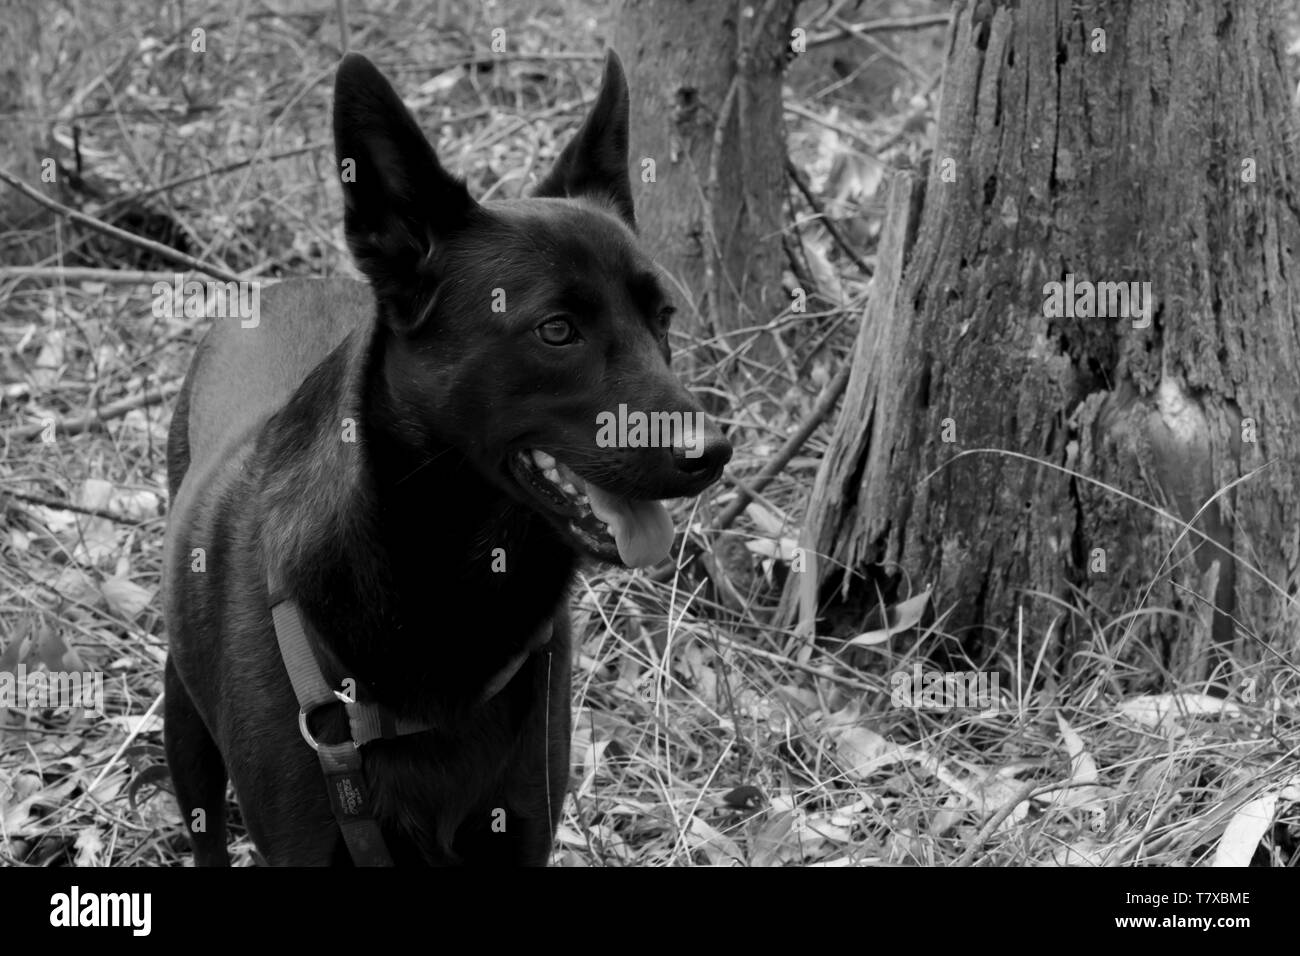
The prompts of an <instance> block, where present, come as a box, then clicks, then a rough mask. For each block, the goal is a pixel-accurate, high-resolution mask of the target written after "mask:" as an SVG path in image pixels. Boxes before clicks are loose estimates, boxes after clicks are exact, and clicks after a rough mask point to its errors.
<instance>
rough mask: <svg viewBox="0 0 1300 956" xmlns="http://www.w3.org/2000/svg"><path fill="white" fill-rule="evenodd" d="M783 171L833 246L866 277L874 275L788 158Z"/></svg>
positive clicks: (874, 272) (873, 270)
mask: <svg viewBox="0 0 1300 956" xmlns="http://www.w3.org/2000/svg"><path fill="white" fill-rule="evenodd" d="M785 171H786V173H788V174H789V176H790V178H791V179H793V180H794V184H795V185H796V186H798V187H799V192H801V193H803V198H804V199H806V200H807V201H808V205H809V206H811V207H812V209H813V212H815V213H817V218H818V220H819V221H820V222H821V224H822V225H823V226H825V227H826V231H827V232H829V233H830V234H831V238H832V239H834V240H835V244H836V245H837V246H839V247H840V248H841V249H843V250H844V251H845V253H847V254H848V257H849V258H850V259H852V260H853V263H854V265H856V266H857V267H858V268H859V269H861V270H862V271H863V272H865V273H866V274H867V275H868V276H873V275H875V274H876V270H875V269H873V268H871V266H870V265H868V264H867V260H866V259H864V258H862V254H861V253H860V252H858V250H856V249H854V248H853V246H852V245H850V244H849V240H848V239H846V238H845V237H844V233H842V232H840V227H839V226H838V225H836V223H835V220H833V219H832V218H831V217H830V216H828V215H826V207H825V206H823V205H822V204H821V200H819V199H818V198H817V197H816V195H815V194H814V193H813V191H812V187H811V186H809V185H808V183H807V182H806V181H805V180H804V178H803V173H801V172H799V169H798V167H797V166H795V164H794V163H793V162H791V161H790V157H789V156H787V157H786V158H785Z"/></svg>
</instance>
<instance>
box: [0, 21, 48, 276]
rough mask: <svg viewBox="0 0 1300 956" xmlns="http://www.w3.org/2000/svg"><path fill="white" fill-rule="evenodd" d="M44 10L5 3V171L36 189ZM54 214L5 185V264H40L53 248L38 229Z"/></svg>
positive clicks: (1, 204) (0, 119)
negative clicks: (38, 235)
mask: <svg viewBox="0 0 1300 956" xmlns="http://www.w3.org/2000/svg"><path fill="white" fill-rule="evenodd" d="M38 14H39V5H38V4H35V3H31V2H29V0H0V166H2V167H4V168H5V169H7V170H8V171H9V172H11V173H13V174H14V175H15V176H18V177H20V178H21V179H23V180H24V181H25V182H27V183H28V184H29V185H31V186H32V187H34V188H36V189H45V190H48V189H49V188H50V187H48V186H43V185H41V165H40V154H41V149H40V147H39V144H40V143H42V142H43V137H44V131H43V130H42V128H41V121H40V118H41V117H43V116H44V115H45V110H44V108H43V102H42V99H43V98H42V94H41V90H42V88H43V83H42V77H41V70H40V50H41V44H40V35H41V33H40V18H39V16H38ZM51 218H52V217H51V216H50V214H49V213H48V212H47V211H46V210H45V209H43V208H42V207H41V206H39V205H37V204H36V203H34V202H32V201H31V200H30V199H28V198H27V197H26V196H23V195H22V194H20V193H19V192H18V191H17V190H15V189H11V188H10V187H9V186H6V185H4V184H0V233H10V235H6V236H5V237H4V241H3V243H0V261H4V262H8V263H20V262H35V261H36V260H37V259H39V258H40V257H41V256H43V255H45V254H46V253H47V252H48V251H49V249H48V248H47V247H48V246H49V245H50V243H49V242H48V241H41V242H38V241H37V240H36V239H34V238H33V235H34V232H33V231H34V230H37V229H40V228H41V227H43V226H45V225H48V223H49V222H50V220H51Z"/></svg>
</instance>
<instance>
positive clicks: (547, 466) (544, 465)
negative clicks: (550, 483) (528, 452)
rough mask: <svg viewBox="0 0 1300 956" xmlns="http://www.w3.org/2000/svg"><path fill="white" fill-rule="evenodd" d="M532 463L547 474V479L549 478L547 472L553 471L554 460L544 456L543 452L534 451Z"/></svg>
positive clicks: (546, 455)
mask: <svg viewBox="0 0 1300 956" xmlns="http://www.w3.org/2000/svg"><path fill="white" fill-rule="evenodd" d="M533 461H534V462H536V463H537V467H538V468H540V469H542V471H544V472H547V473H548V474H547V477H548V478H549V477H550V474H549V472H551V471H554V470H555V459H554V458H552V457H551V456H550V455H548V454H546V452H544V451H534V452H533Z"/></svg>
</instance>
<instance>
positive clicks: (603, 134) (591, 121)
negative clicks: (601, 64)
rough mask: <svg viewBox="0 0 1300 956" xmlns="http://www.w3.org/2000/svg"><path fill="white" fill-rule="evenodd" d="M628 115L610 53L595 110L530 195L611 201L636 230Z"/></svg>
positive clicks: (619, 67)
mask: <svg viewBox="0 0 1300 956" xmlns="http://www.w3.org/2000/svg"><path fill="white" fill-rule="evenodd" d="M627 112H628V106H627V77H625V76H624V75H623V64H622V63H620V62H619V60H618V56H616V55H615V53H614V51H613V50H610V51H609V52H608V53H606V54H605V75H604V77H603V78H602V79H601V81H600V93H599V94H598V95H597V97H596V105H595V106H593V107H592V108H591V112H590V113H589V114H588V115H587V118H586V120H585V121H583V124H582V128H581V129H579V130H578V132H577V134H576V135H575V136H574V137H573V139H572V141H571V142H570V143H569V145H568V146H566V147H564V152H562V153H560V158H559V159H557V160H556V161H555V168H554V169H552V170H551V172H550V174H549V175H548V176H547V177H546V178H545V179H543V180H542V183H541V185H540V186H538V187H537V189H536V190H534V192H533V195H534V196H551V197H562V196H594V197H599V198H606V199H610V200H612V201H613V203H614V205H615V206H616V207H617V209H618V213H619V215H620V216H622V217H623V220H624V221H625V222H626V223H627V224H628V225H629V226H632V227H633V228H635V227H636V217H635V215H634V213H633V212H632V182H631V180H630V179H628V175H627Z"/></svg>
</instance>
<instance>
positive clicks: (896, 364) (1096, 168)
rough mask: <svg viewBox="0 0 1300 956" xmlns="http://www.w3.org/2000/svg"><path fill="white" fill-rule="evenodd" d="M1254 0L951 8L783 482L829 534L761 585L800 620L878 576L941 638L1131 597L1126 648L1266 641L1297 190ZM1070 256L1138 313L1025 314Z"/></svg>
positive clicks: (1297, 551) (1294, 290) (1197, 659)
mask: <svg viewBox="0 0 1300 956" xmlns="http://www.w3.org/2000/svg"><path fill="white" fill-rule="evenodd" d="M1276 12H1277V11H1276V8H1275V7H1274V5H1273V4H1272V3H1271V2H1270V0H1171V2H1165V0H1092V2H1084V3H1079V2H1078V0H1035V2H1034V3H1014V4H1008V3H1003V2H998V3H993V4H989V3H987V2H981V3H979V4H974V5H970V6H965V7H961V8H959V9H958V10H957V12H956V13H955V15H954V21H953V25H952V28H951V30H950V34H949V50H948V61H947V66H946V73H945V79H944V87H943V93H942V105H941V116H940V123H939V130H938V134H937V144H936V148H935V149H934V152H933V158H932V162H931V165H930V169H929V170H928V172H927V173H926V181H925V182H924V184H923V185H922V184H921V182H920V181H919V180H916V179H914V178H913V177H912V176H910V175H908V174H901V175H900V176H899V177H898V178H897V179H896V181H895V182H894V183H893V184H892V190H893V199H892V200H891V216H890V225H889V227H888V228H887V235H886V240H882V267H881V270H880V273H878V274H877V277H876V280H875V282H876V285H875V289H874V290H873V299H872V302H871V304H870V305H869V307H868V309H867V311H866V313H865V315H864V320H863V326H862V329H861V334H860V337H859V340H858V345H857V353H856V356H855V368H854V371H853V376H852V379H851V382H850V385H849V389H848V392H847V393H846V400H845V401H846V404H845V408H844V409H843V411H842V413H841V417H840V420H839V423H838V426H837V428H836V430H835V432H834V435H833V438H832V442H831V445H830V449H829V451H828V453H827V455H826V457H825V459H824V461H823V464H822V468H821V471H820V473H819V475H818V478H817V484H816V488H815V491H814V493H813V497H812V500H811V503H810V506H809V513H808V517H807V521H806V525H805V531H804V536H805V537H804V543H805V546H806V547H807V548H808V549H809V550H810V552H814V553H820V554H821V555H823V556H827V557H829V558H831V559H833V560H830V561H828V560H826V559H825V557H823V558H822V559H821V560H817V561H815V562H814V563H813V564H812V565H810V566H809V572H808V573H807V574H806V575H804V576H800V575H792V576H791V582H792V583H791V588H790V590H789V591H788V592H787V603H786V608H787V610H788V611H789V610H792V607H793V599H794V597H795V596H796V595H797V596H798V598H799V602H800V612H801V613H800V620H801V624H802V626H803V628H804V629H805V630H809V629H810V628H811V627H812V626H813V619H814V617H815V615H816V614H817V613H818V609H817V608H818V605H819V603H820V602H822V601H825V600H826V599H827V598H828V597H829V596H830V590H831V588H835V589H837V591H838V593H839V594H840V595H841V596H842V595H843V594H844V593H845V592H846V591H847V593H848V594H849V595H850V596H851V597H852V596H853V595H855V594H856V595H858V596H864V597H867V598H869V597H870V596H871V595H874V594H875V593H876V588H877V587H883V588H884V592H885V597H886V599H887V600H892V599H896V598H897V597H899V596H906V595H902V594H900V593H899V591H901V590H903V588H902V587H901V583H902V582H903V581H904V580H906V581H907V582H908V583H909V584H910V590H912V591H915V590H918V589H919V588H920V587H921V586H923V585H933V586H934V589H935V590H934V594H935V598H936V600H937V602H938V607H939V608H941V609H944V610H950V612H951V613H950V614H949V616H948V617H946V618H945V619H944V622H943V630H944V631H945V632H946V633H948V634H952V635H956V636H958V637H963V638H964V637H967V636H970V635H973V634H978V633H982V634H984V635H986V636H990V637H995V638H996V637H998V636H1000V635H1005V634H1006V633H1007V631H1008V629H1012V633H1015V631H1014V629H1015V628H1016V627H1017V626H1018V625H1019V624H1021V623H1023V625H1024V629H1023V632H1022V634H1023V636H1024V638H1025V639H1026V640H1030V639H1032V638H1034V637H1035V636H1037V637H1039V638H1041V637H1042V636H1043V635H1045V634H1046V633H1047V632H1048V629H1049V626H1050V625H1051V623H1052V622H1053V620H1055V619H1058V618H1060V617H1061V616H1062V614H1063V612H1064V610H1065V608H1066V607H1067V606H1071V605H1073V606H1076V607H1083V608H1086V609H1087V611H1086V614H1087V615H1091V617H1092V621H1093V622H1094V623H1096V624H1100V625H1102V626H1106V625H1109V624H1111V623H1113V622H1114V621H1115V620H1116V618H1117V617H1118V616H1119V615H1121V614H1124V613H1125V612H1134V611H1138V610H1144V611H1156V612H1157V613H1152V614H1142V615H1138V616H1135V617H1133V618H1130V619H1128V620H1126V621H1125V622H1124V624H1123V625H1122V626H1121V627H1120V628H1119V629H1118V631H1112V633H1113V634H1114V637H1115V639H1116V640H1117V641H1118V639H1119V636H1120V635H1121V634H1123V635H1125V637H1126V638H1127V639H1126V640H1125V641H1122V642H1120V643H1122V644H1124V645H1125V646H1126V647H1128V648H1129V649H1130V650H1131V651H1132V652H1133V654H1134V656H1135V657H1136V658H1137V659H1140V660H1141V661H1142V662H1143V663H1144V664H1145V665H1147V666H1148V667H1149V666H1150V665H1151V663H1152V659H1151V657H1150V656H1149V655H1147V652H1146V650H1145V649H1147V648H1155V649H1157V650H1158V651H1161V652H1163V653H1161V654H1160V655H1159V656H1160V658H1161V660H1162V661H1163V662H1164V663H1166V664H1167V663H1169V662H1171V661H1173V662H1178V661H1182V662H1183V663H1184V664H1187V665H1188V666H1192V667H1196V668H1199V669H1200V672H1201V673H1202V674H1205V673H1206V672H1207V671H1208V668H1209V666H1210V663H1211V661H1212V658H1213V656H1214V655H1213V654H1210V653H1202V651H1203V650H1209V649H1211V648H1222V647H1223V646H1224V644H1225V643H1227V642H1235V644H1236V645H1237V646H1236V647H1235V648H1234V649H1235V650H1236V651H1238V652H1241V653H1244V654H1245V655H1246V656H1247V658H1248V659H1251V658H1258V657H1260V656H1262V652H1261V650H1260V648H1259V642H1261V641H1270V640H1274V641H1285V642H1286V643H1285V644H1283V645H1281V646H1284V647H1286V648H1287V649H1294V648H1295V646H1296V644H1295V636H1294V632H1295V627H1294V625H1295V622H1296V619H1297V616H1298V615H1297V605H1296V602H1295V600H1294V598H1293V597H1291V595H1293V594H1294V591H1295V585H1296V578H1297V567H1298V566H1300V533H1298V532H1297V528H1300V490H1298V489H1300V328H1298V325H1297V314H1296V307H1295V303H1297V302H1300V270H1297V269H1295V268H1294V266H1293V265H1292V256H1293V253H1294V250H1295V249H1296V248H1297V247H1298V245H1300V194H1298V193H1297V188H1296V186H1297V184H1296V167H1295V160H1296V150H1295V144H1296V142H1297V138H1296V130H1295V128H1294V123H1293V119H1292V116H1291V112H1290V90H1291V88H1292V87H1291V85H1290V84H1289V83H1288V81H1287V78H1286V76H1285V73H1286V70H1285V67H1284V64H1283V48H1284V46H1285V44H1284V42H1283V40H1282V38H1281V37H1279V35H1278V33H1277V31H1276V23H1277V19H1278V18H1277V17H1276V15H1275V14H1276ZM1097 31H1103V32H1100V33H1099V32H1097ZM1102 44H1104V48H1103V47H1102ZM909 236H911V237H912V238H911V239H909V238H908V237H909ZM886 241H892V242H894V243H895V244H897V245H898V246H899V247H898V248H897V249H894V250H891V253H890V258H889V259H888V260H885V259H884V256H883V253H884V251H885V242H886ZM1070 275H1073V276H1074V278H1075V281H1076V282H1083V281H1091V282H1097V283H1100V282H1123V283H1130V282H1138V283H1142V282H1149V283H1150V290H1151V293H1152V295H1153V297H1154V306H1153V308H1152V310H1151V315H1150V318H1149V322H1148V323H1147V324H1145V326H1144V322H1143V319H1142V318H1141V317H1101V316H1096V317H1084V316H1082V315H1080V314H1077V312H1076V314H1075V315H1074V316H1069V315H1056V314H1053V313H1054V311H1055V310H1054V309H1053V308H1052V307H1050V303H1049V295H1048V293H1049V288H1050V287H1049V286H1048V284H1049V283H1052V282H1061V283H1065V282H1067V281H1068V280H1067V277H1068V276H1070ZM1139 288H1140V287H1139ZM1077 304H1079V305H1082V306H1086V302H1079V303H1077ZM1078 311H1083V310H1082V309H1081V310H1078ZM1130 311H1132V310H1130ZM1225 489H1226V490H1225ZM1126 496H1131V498H1130V497H1126ZM1134 499H1136V501H1135V500H1134ZM1138 502H1145V503H1147V504H1148V505H1153V506H1155V507H1156V508H1158V509H1160V510H1161V511H1162V512H1163V513H1164V515H1163V516H1162V515H1161V514H1159V513H1156V512H1155V511H1153V509H1152V508H1151V507H1145V506H1143V505H1142V504H1140V503H1138ZM1207 502H1208V505H1207ZM1202 506H1205V507H1202ZM1183 523H1190V524H1191V525H1192V527H1193V529H1194V530H1192V531H1186V530H1185V528H1184V527H1183ZM1234 556H1235V557H1234ZM835 562H841V563H842V564H843V565H845V566H847V567H848V568H849V569H850V571H851V572H852V574H851V575H850V576H849V577H848V578H845V576H844V575H843V574H840V573H834V572H833V571H832V568H833V567H834V566H835ZM1058 599H1059V600H1058ZM1163 609H1171V610H1173V611H1180V612H1183V613H1185V614H1187V615H1188V616H1189V617H1188V619H1181V618H1178V617H1176V616H1171V615H1170V614H1167V613H1160V612H1161V611H1162V610H1163ZM1022 614H1023V617H1021V615H1022ZM1065 617H1066V619H1067V620H1068V619H1071V618H1072V617H1074V618H1075V619H1076V620H1077V619H1078V618H1077V617H1076V616H1072V615H1068V614H1067V615H1065ZM1189 619H1190V621H1191V624H1190V625H1189V624H1188V623H1186V621H1187V620H1189ZM1086 629H1087V625H1086V624H1084V625H1083V627H1082V630H1086ZM1244 645H1250V646H1251V648H1253V649H1247V647H1245V646H1244ZM1198 648H1200V650H1198ZM1144 655H1145V656H1144ZM1219 676H1220V677H1223V676H1224V675H1219Z"/></svg>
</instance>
